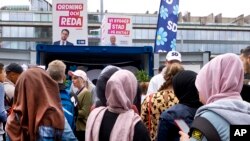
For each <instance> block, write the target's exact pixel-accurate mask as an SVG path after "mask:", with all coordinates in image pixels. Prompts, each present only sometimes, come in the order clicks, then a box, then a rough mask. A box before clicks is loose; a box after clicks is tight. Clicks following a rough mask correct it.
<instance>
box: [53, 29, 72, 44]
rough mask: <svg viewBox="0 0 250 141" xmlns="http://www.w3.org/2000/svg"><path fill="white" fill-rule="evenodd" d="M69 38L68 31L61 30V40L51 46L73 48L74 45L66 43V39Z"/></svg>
mask: <svg viewBox="0 0 250 141" xmlns="http://www.w3.org/2000/svg"><path fill="white" fill-rule="evenodd" d="M68 37H69V30H68V29H62V31H61V40H59V41H55V42H54V43H53V45H62V46H73V45H74V44H73V43H71V42H69V41H67V38H68Z"/></svg>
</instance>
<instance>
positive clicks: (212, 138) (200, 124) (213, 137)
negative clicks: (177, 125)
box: [189, 117, 221, 141]
mask: <svg viewBox="0 0 250 141" xmlns="http://www.w3.org/2000/svg"><path fill="white" fill-rule="evenodd" d="M194 129H198V130H199V131H200V132H201V133H202V134H203V135H204V136H205V137H206V138H207V140H208V141H221V139H220V136H219V134H218V132H217V130H216V129H215V128H214V126H213V125H212V124H211V123H210V122H209V120H207V119H206V118H204V117H197V118H195V120H194V121H193V123H192V125H191V128H190V132H189V136H192V132H193V130H194Z"/></svg>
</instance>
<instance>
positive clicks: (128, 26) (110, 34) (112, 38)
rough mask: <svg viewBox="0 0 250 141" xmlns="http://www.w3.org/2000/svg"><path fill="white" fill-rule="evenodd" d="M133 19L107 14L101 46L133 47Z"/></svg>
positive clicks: (104, 20)
mask: <svg viewBox="0 0 250 141" xmlns="http://www.w3.org/2000/svg"><path fill="white" fill-rule="evenodd" d="M132 34H133V31H132V17H131V16H125V15H116V14H106V15H105V16H104V18H103V20H102V26H101V44H102V45H104V46H132Z"/></svg>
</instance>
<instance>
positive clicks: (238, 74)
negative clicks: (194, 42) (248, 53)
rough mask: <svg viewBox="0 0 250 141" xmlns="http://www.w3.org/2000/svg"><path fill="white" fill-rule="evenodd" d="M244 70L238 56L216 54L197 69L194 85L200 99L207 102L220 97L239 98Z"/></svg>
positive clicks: (204, 102)
mask: <svg viewBox="0 0 250 141" xmlns="http://www.w3.org/2000/svg"><path fill="white" fill-rule="evenodd" d="M243 79H244V71H243V65H242V62H241V60H240V58H239V56H237V55H235V54H233V53H227V54H223V55H219V56H216V57H215V58H214V59H212V60H211V61H210V62H208V63H207V64H206V65H205V66H203V67H202V69H201V70H200V71H199V73H198V75H197V78H196V81H195V86H196V88H197V89H198V92H199V97H200V101H201V102H202V103H203V104H209V103H212V102H214V101H216V100H220V99H241V96H240V92H241V89H242V86H243Z"/></svg>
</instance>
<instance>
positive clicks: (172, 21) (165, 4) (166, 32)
mask: <svg viewBox="0 0 250 141" xmlns="http://www.w3.org/2000/svg"><path fill="white" fill-rule="evenodd" d="M178 12H179V0H161V4H160V9H159V15H158V23H157V29H156V36H155V48H154V52H168V51H170V50H175V48H176V33H177V22H178Z"/></svg>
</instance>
